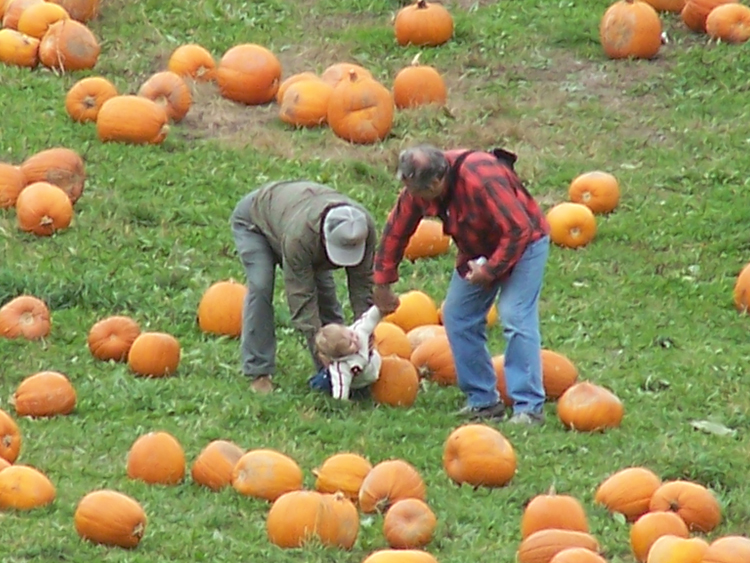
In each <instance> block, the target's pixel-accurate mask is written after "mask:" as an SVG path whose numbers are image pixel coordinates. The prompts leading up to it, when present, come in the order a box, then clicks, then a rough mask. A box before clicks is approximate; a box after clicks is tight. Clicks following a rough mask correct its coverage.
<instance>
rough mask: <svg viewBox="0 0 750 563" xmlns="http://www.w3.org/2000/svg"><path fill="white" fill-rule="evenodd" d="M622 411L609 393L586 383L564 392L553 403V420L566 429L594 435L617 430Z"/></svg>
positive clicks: (580, 383)
mask: <svg viewBox="0 0 750 563" xmlns="http://www.w3.org/2000/svg"><path fill="white" fill-rule="evenodd" d="M624 413H625V408H624V407H623V405H622V402H621V401H620V399H619V398H618V397H617V396H616V395H615V394H614V393H612V392H611V391H610V390H609V389H605V388H604V387H601V386H599V385H596V384H594V383H591V382H589V381H581V382H579V383H576V384H575V385H572V386H571V387H569V388H568V390H567V391H565V393H563V394H562V396H561V397H560V398H559V399H558V400H557V416H558V418H559V419H560V421H561V422H562V423H563V424H564V425H565V426H566V427H567V428H569V429H571V430H577V431H579V432H594V431H596V430H604V429H607V428H616V427H618V426H620V423H621V422H622V417H623V415H624Z"/></svg>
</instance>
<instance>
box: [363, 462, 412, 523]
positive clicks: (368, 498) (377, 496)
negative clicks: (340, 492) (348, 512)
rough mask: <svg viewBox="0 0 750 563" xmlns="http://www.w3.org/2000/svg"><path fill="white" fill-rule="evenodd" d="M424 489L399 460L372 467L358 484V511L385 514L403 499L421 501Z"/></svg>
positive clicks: (407, 464)
mask: <svg viewBox="0 0 750 563" xmlns="http://www.w3.org/2000/svg"><path fill="white" fill-rule="evenodd" d="M425 495H426V488H425V484H424V481H423V480H422V476H421V475H420V474H419V472H418V471H417V470H416V468H415V467H414V466H413V465H412V464H410V463H409V462H408V461H405V460H403V459H389V460H386V461H381V462H380V463H378V464H376V465H375V466H374V467H373V468H372V469H371V470H370V471H369V472H368V473H367V476H366V477H365V478H364V480H363V481H362V486H361V487H360V489H359V495H358V498H359V507H360V509H361V510H362V512H365V513H372V512H385V511H387V510H388V508H390V506H391V505H392V504H394V503H395V502H397V501H399V500H402V499H405V498H415V499H419V500H425Z"/></svg>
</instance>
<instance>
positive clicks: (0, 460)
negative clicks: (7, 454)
mask: <svg viewBox="0 0 750 563" xmlns="http://www.w3.org/2000/svg"><path fill="white" fill-rule="evenodd" d="M11 465H12V464H11V463H10V462H9V461H6V460H5V459H4V458H2V457H0V471H2V470H3V469H7V468H8V467H10V466H11Z"/></svg>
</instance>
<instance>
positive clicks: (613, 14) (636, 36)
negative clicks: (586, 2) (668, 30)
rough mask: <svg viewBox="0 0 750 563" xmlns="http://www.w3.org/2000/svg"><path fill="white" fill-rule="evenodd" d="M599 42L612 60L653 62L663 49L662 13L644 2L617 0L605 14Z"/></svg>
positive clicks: (600, 26) (639, 0) (601, 24)
mask: <svg viewBox="0 0 750 563" xmlns="http://www.w3.org/2000/svg"><path fill="white" fill-rule="evenodd" d="M599 40H600V41H601V44H602V47H603V48H604V52H605V54H606V55H607V56H608V57H609V58H610V59H624V58H635V59H652V58H654V57H655V56H656V55H657V54H658V53H659V49H660V48H661V20H660V19H659V14H658V13H657V12H656V10H655V9H654V8H653V6H651V5H650V4H648V3H646V2H643V1H641V0H618V1H617V2H615V3H614V4H612V5H611V6H610V7H609V8H607V10H606V11H605V12H604V16H603V17H602V19H601V22H600V24H599Z"/></svg>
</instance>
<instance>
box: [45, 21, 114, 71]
mask: <svg viewBox="0 0 750 563" xmlns="http://www.w3.org/2000/svg"><path fill="white" fill-rule="evenodd" d="M100 52H101V47H100V46H99V42H98V41H97V39H96V37H95V36H94V34H93V33H92V32H91V30H90V29H89V28H88V27H86V25H85V24H82V23H81V22H79V21H76V20H74V19H64V20H59V21H57V22H55V23H53V24H52V25H50V26H49V29H48V30H47V33H45V34H44V37H42V41H41V43H39V60H40V61H42V64H43V65H44V66H46V67H49V68H52V69H56V70H60V71H65V72H68V71H72V70H85V69H90V68H94V65H96V61H97V60H98V59H99V53H100Z"/></svg>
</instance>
